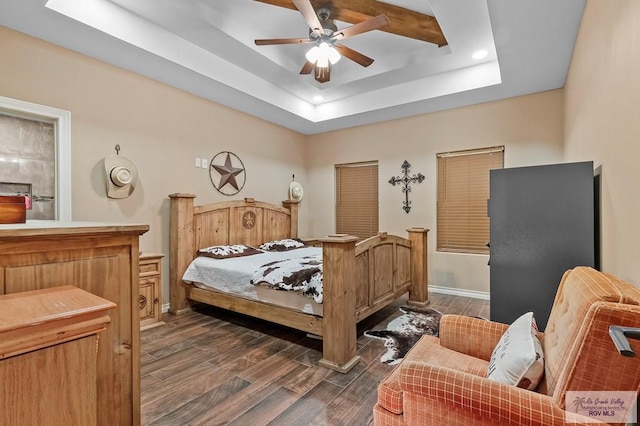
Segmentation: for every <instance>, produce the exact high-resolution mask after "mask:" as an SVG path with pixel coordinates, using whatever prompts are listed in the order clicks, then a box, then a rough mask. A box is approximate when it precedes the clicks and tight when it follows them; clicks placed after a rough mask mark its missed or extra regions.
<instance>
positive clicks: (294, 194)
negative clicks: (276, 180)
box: [289, 181, 304, 201]
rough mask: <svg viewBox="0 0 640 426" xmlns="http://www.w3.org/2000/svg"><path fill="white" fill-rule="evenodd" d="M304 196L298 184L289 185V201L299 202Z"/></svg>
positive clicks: (294, 182)
mask: <svg viewBox="0 0 640 426" xmlns="http://www.w3.org/2000/svg"><path fill="white" fill-rule="evenodd" d="M303 195H304V189H303V188H302V185H300V184H299V183H298V182H296V181H293V182H291V183H290V184H289V198H290V199H291V200H295V201H300V200H302V196H303Z"/></svg>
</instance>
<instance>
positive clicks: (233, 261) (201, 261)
mask: <svg viewBox="0 0 640 426" xmlns="http://www.w3.org/2000/svg"><path fill="white" fill-rule="evenodd" d="M318 253H322V248H319V247H303V248H299V249H295V250H290V251H284V252H265V253H260V254H254V255H251V256H242V257H233V258H229V259H213V258H210V257H203V256H200V257H197V258H195V259H194V260H193V261H192V262H191V264H190V265H189V267H188V268H187V270H186V271H185V273H184V275H183V277H182V279H183V280H184V281H187V282H190V283H192V284H193V285H195V286H196V287H198V288H202V289H207V288H212V289H215V290H217V291H220V292H223V293H227V294H231V295H234V296H237V297H243V298H245V299H249V300H256V301H260V302H263V303H268V304H272V305H277V306H285V307H287V308H289V309H293V310H296V311H299V312H303V313H306V314H313V315H317V316H322V304H320V303H316V302H315V301H314V300H313V299H312V298H310V297H306V296H304V295H302V294H300V293H298V292H295V291H283V290H277V289H274V288H271V287H269V286H266V285H261V284H257V285H254V284H251V279H252V278H253V276H254V272H255V271H256V270H257V269H258V268H260V267H261V266H263V265H265V264H267V263H270V262H276V261H281V260H285V259H290V258H291V257H292V256H300V257H302V256H311V255H317V254H318Z"/></svg>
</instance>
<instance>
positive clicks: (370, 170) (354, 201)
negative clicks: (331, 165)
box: [335, 161, 378, 239]
mask: <svg viewBox="0 0 640 426" xmlns="http://www.w3.org/2000/svg"><path fill="white" fill-rule="evenodd" d="M335 168H336V232H337V233H339V234H349V235H355V236H356V237H358V238H360V239H364V238H368V237H371V236H372V235H376V234H377V233H378V162H377V161H371V162H366V163H350V164H338V165H336V166H335Z"/></svg>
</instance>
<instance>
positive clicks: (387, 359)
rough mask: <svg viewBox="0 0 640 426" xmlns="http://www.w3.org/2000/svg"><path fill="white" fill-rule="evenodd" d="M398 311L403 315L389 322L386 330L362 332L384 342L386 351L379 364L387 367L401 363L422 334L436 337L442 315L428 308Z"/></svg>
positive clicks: (403, 307) (409, 308)
mask: <svg viewBox="0 0 640 426" xmlns="http://www.w3.org/2000/svg"><path fill="white" fill-rule="evenodd" d="M400 311H402V312H403V314H404V315H401V316H399V317H398V318H395V319H393V320H391V321H389V324H388V325H387V329H386V330H367V331H365V332H364V335H365V336H368V337H373V338H375V339H382V340H384V346H385V347H386V348H387V351H386V352H385V353H384V354H383V355H382V357H380V362H383V363H385V364H389V365H395V364H398V363H399V362H400V361H402V359H403V358H404V356H405V355H406V354H407V352H408V351H409V349H411V347H412V346H413V345H414V344H415V343H416V342H417V341H418V339H420V337H422V335H423V334H429V335H431V336H437V335H438V327H439V325H440V317H442V313H440V312H438V311H436V310H435V309H429V308H426V309H425V308H422V309H414V308H411V307H408V306H402V307H400Z"/></svg>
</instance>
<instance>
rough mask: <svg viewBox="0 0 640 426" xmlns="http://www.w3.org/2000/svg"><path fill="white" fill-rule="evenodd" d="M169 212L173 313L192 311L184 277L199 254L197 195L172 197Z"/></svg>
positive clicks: (170, 297) (170, 284)
mask: <svg viewBox="0 0 640 426" xmlns="http://www.w3.org/2000/svg"><path fill="white" fill-rule="evenodd" d="M169 198H170V208H169V216H170V218H169V312H170V313H172V314H174V315H175V314H180V313H182V312H185V311H187V310H188V309H189V303H188V302H187V293H186V288H185V284H184V282H182V275H183V274H184V271H186V269H187V267H188V266H189V263H191V261H192V260H193V255H194V253H195V248H194V244H195V243H194V235H193V199H194V198H196V196H195V195H193V194H171V195H169Z"/></svg>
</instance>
